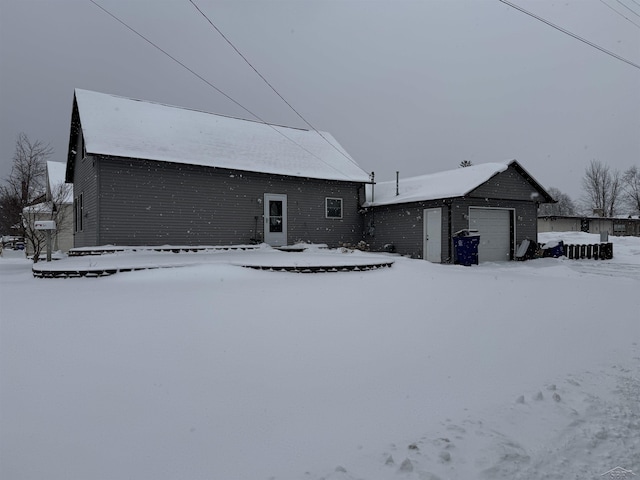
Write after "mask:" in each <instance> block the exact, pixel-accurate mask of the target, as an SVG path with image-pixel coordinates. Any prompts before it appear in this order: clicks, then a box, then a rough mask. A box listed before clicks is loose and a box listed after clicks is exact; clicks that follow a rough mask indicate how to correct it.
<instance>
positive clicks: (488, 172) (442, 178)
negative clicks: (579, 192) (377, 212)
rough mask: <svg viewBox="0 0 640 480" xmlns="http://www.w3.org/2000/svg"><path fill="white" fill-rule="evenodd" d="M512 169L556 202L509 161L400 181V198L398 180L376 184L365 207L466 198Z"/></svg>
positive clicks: (529, 176)
mask: <svg viewBox="0 0 640 480" xmlns="http://www.w3.org/2000/svg"><path fill="white" fill-rule="evenodd" d="M510 166H513V167H514V168H515V169H516V170H517V171H518V172H519V173H520V174H521V175H522V176H523V177H524V178H525V179H526V180H527V181H528V182H529V183H530V184H531V186H532V187H533V189H534V190H536V191H537V193H538V194H539V195H540V196H541V197H540V200H543V199H544V201H545V202H554V200H553V198H552V197H551V196H550V195H549V194H548V193H547V191H546V190H545V189H544V188H543V187H542V186H540V184H538V182H536V180H535V179H534V178H533V177H532V176H531V175H529V173H528V172H527V171H526V170H525V169H524V168H523V167H522V166H521V165H520V164H519V163H518V162H517V161H516V160H509V161H506V162H494V163H482V164H479V165H473V166H470V167H465V168H457V169H455V170H448V171H445V172H438V173H433V174H430V175H420V176H418V177H409V178H401V179H400V181H399V185H398V187H399V188H398V190H399V193H398V195H396V182H395V181H391V182H380V183H376V184H375V187H373V188H372V186H371V185H367V186H366V187H367V202H366V204H365V206H368V207H373V206H377V205H393V204H400V203H410V202H421V201H427V200H437V199H440V198H456V197H464V196H466V195H469V194H470V193H471V192H473V190H475V189H476V188H478V187H479V186H481V185H482V184H484V183H486V182H488V181H489V180H490V179H491V178H493V177H494V176H496V175H498V174H500V173H502V172H505V171H506V170H507V169H508V168H509V167H510ZM372 194H373V198H372Z"/></svg>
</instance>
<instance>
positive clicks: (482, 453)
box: [0, 233, 640, 480]
mask: <svg viewBox="0 0 640 480" xmlns="http://www.w3.org/2000/svg"><path fill="white" fill-rule="evenodd" d="M555 239H564V240H565V242H567V243H597V242H598V240H599V237H597V236H595V235H591V236H590V235H587V234H580V233H566V234H558V233H554V234H544V235H541V241H553V240H555ZM612 241H613V243H614V256H615V257H614V259H613V260H610V261H596V260H579V261H574V260H567V259H550V258H549V259H541V260H535V261H528V262H510V263H495V264H482V265H480V266H473V267H469V268H466V267H461V266H450V265H434V264H430V263H428V262H424V261H419V260H409V259H404V258H400V257H394V259H395V264H394V266H393V267H392V268H390V269H382V270H376V271H370V272H349V273H322V274H295V273H282V272H267V271H255V270H247V269H243V268H239V267H237V266H234V265H231V264H228V263H224V262H222V263H205V264H200V265H190V266H186V267H182V268H172V269H161V270H147V271H139V272H132V273H121V274H117V275H114V276H112V277H104V278H99V279H95V278H78V279H34V278H33V277H32V275H31V271H30V267H31V264H30V263H29V262H27V261H25V260H23V259H20V258H10V257H9V256H5V257H3V258H0V478H3V479H5V478H6V479H12V480H20V479H43V478H46V479H80V478H82V479H105V480H106V479H123V478H135V479H175V478H184V479H265V480H267V479H309V480H319V479H326V480H329V479H331V480H338V479H339V480H343V479H389V478H398V479H428V480H436V479H441V480H445V479H496V480H499V479H554V478H557V479H581V480H582V479H598V478H605V477H601V476H600V475H601V474H602V473H604V472H607V471H609V470H611V469H613V468H615V467H618V466H620V467H623V468H626V469H629V470H636V471H637V472H638V473H639V474H640V346H639V345H638V343H639V342H640V313H639V312H640V239H638V238H612ZM249 254H250V252H247V253H238V255H239V256H242V255H249ZM289 255H303V256H304V255H306V254H304V253H302V254H301V253H291V254H289ZM298 258H300V259H303V258H304V257H298ZM629 478H631V477H629Z"/></svg>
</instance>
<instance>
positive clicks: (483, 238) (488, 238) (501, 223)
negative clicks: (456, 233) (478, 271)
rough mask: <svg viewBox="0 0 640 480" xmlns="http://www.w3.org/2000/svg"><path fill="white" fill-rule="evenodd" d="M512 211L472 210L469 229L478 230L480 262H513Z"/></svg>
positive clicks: (470, 210) (499, 209)
mask: <svg viewBox="0 0 640 480" xmlns="http://www.w3.org/2000/svg"><path fill="white" fill-rule="evenodd" d="M512 216H513V211H512V210H507V209H502V208H470V209H469V228H470V229H475V230H478V233H479V235H480V245H479V246H478V261H479V262H503V261H507V260H511V245H512V241H511V240H512V239H511V237H512V236H513V233H512V232H511V217H512Z"/></svg>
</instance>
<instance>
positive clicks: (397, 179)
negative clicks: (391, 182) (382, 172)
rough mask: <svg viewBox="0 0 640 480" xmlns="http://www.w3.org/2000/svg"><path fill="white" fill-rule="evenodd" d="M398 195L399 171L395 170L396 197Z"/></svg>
mask: <svg viewBox="0 0 640 480" xmlns="http://www.w3.org/2000/svg"><path fill="white" fill-rule="evenodd" d="M398 195H400V172H399V171H398V170H396V197H397V196H398Z"/></svg>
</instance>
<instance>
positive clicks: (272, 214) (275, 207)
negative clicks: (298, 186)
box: [264, 193, 287, 247]
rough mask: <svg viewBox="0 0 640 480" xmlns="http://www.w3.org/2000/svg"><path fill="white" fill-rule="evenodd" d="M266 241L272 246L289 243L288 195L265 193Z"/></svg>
mask: <svg viewBox="0 0 640 480" xmlns="http://www.w3.org/2000/svg"><path fill="white" fill-rule="evenodd" d="M264 241H265V243H268V244H269V245H271V246H274V247H279V246H282V245H286V244H287V196H286V195H281V194H275V193H265V194H264Z"/></svg>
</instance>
